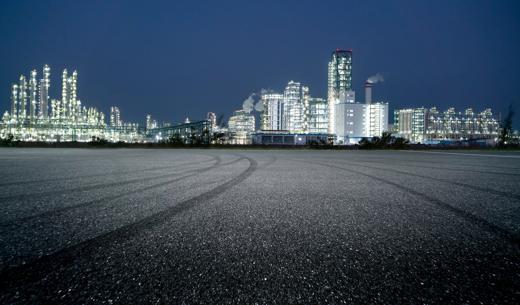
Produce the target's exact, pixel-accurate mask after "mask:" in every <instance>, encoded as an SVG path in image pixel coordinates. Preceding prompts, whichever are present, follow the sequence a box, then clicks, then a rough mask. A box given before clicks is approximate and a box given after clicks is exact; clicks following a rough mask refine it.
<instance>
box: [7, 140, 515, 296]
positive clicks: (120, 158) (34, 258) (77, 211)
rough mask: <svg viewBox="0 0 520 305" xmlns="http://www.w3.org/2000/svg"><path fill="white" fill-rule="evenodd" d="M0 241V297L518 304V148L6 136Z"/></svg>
mask: <svg viewBox="0 0 520 305" xmlns="http://www.w3.org/2000/svg"><path fill="white" fill-rule="evenodd" d="M475 154H476V155H475ZM0 243H1V248H0V303H1V304H55V303H68V304H83V303H88V304H148V303H151V304H156V303H170V304H202V303H203V304H228V303H232V304H326V303H329V304H349V303H350V304H352V303H353V304H365V303H384V304H422V303H426V304H434V303H435V304H447V303H452V304H466V303H467V304H480V303H482V304H508V303H510V304H515V303H516V304H518V303H519V302H520V251H519V246H520V154H515V153H507V152H506V153H495V154H490V153H467V154H466V153H455V154H451V153H428V152H397V151H379V152H378V151H294V150H291V151H283V150H273V151H261V150H259V151H253V150H249V151H240V150H137V149H135V150H134V149H128V150H125V149H119V150H109V149H80V150H75V149H0Z"/></svg>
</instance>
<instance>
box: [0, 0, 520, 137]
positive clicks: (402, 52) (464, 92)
mask: <svg viewBox="0 0 520 305" xmlns="http://www.w3.org/2000/svg"><path fill="white" fill-rule="evenodd" d="M518 11H519V10H518V4H517V2H508V1H500V2H489V1H472V2H470V3H468V2H452V1H440V2H434V3H433V2H422V1H389V2H385V3H363V2H349V1H341V2H334V1H333V2H328V3H310V2H306V1H303V2H298V3H295V2H292V3H291V2H290V1H289V2H284V3H279V2H264V3H261V4H260V3H253V2H248V3H242V2H228V1H224V2H222V3H218V4H216V3H204V2H197V3H183V2H182V1H180V2H177V1H176V2H175V3H170V2H162V1H158V2H155V3H154V5H144V4H140V3H133V2H128V1H124V2H119V1H111V2H110V3H100V2H96V1H93V2H88V3H81V4H72V3H67V2H61V1H52V2H48V1H41V2H37V3H34V2H33V1H16V2H10V1H6V2H3V3H2V4H1V9H0V14H1V18H0V22H1V24H2V26H0V33H1V34H2V37H3V41H2V45H1V47H0V64H1V66H2V72H1V73H0V85H1V86H2V88H3V89H2V90H0V106H1V107H0V108H1V109H7V107H9V99H10V92H9V91H10V88H9V87H10V84H11V82H12V81H13V76H14V75H19V73H20V72H22V71H30V70H31V69H33V68H38V69H40V67H43V65H44V64H48V65H49V66H50V67H52V68H53V69H54V71H58V70H61V69H63V68H65V67H68V68H69V69H77V70H78V71H79V72H80V73H81V79H80V85H81V88H82V100H85V101H88V103H89V105H91V106H92V107H96V108H97V109H102V110H103V111H106V112H108V109H109V107H111V106H114V105H117V106H118V107H120V109H121V110H122V111H123V113H124V117H125V118H127V120H129V121H132V122H137V121H142V117H143V112H145V113H146V112H151V111H152V110H148V109H143V105H146V107H147V108H149V109H161V111H158V113H153V112H152V113H151V114H152V115H153V116H154V117H155V118H156V120H157V121H158V122H168V121H173V122H182V121H183V120H184V118H185V117H186V116H190V117H197V118H203V117H204V116H205V114H206V112H207V111H208V109H214V105H219V109H214V110H212V111H216V112H217V116H219V115H220V114H223V113H224V114H227V116H229V114H231V113H232V112H233V111H234V110H236V105H237V104H239V103H241V102H242V101H243V99H245V98H246V97H247V96H248V95H249V94H250V93H251V92H257V93H259V92H260V90H261V88H265V89H273V90H274V91H281V90H283V88H284V87H285V85H286V84H287V82H288V81H289V80H294V81H296V82H301V84H304V85H305V86H309V87H310V88H311V92H312V96H316V97H321V98H327V92H328V84H327V79H326V78H325V77H324V75H326V73H327V69H328V67H327V63H328V60H329V58H328V57H329V55H330V52H331V50H334V49H336V48H338V47H339V48H345V49H346V48H352V49H353V52H354V64H353V69H354V70H355V72H354V73H353V78H352V87H353V89H354V90H356V91H357V92H358V94H359V93H360V92H361V91H362V89H363V85H364V82H365V80H366V78H367V77H369V76H370V75H373V74H374V73H377V72H381V73H382V74H383V75H384V76H385V83H383V84H381V85H379V87H378V88H377V90H375V91H374V99H376V100H380V99H382V98H383V99H385V100H387V101H388V102H389V106H390V109H389V111H390V113H392V111H393V110H394V109H401V108H410V107H422V106H424V107H428V108H429V107H433V106H436V107H437V108H438V109H442V110H443V109H447V108H449V107H455V108H456V109H466V108H468V107H473V108H474V109H475V110H477V109H478V110H481V109H486V108H492V109H493V110H494V111H495V112H496V113H497V114H498V113H499V112H502V113H504V112H505V111H506V109H507V106H508V105H509V104H511V103H513V104H514V103H515V99H516V96H517V93H516V89H515V84H516V83H518V81H519V76H518V73H516V71H518V70H519V69H520V62H519V59H518V57H517V56H516V54H518V52H519V51H520V43H519V38H518V37H517V35H516V33H517V32H518V29H519V20H520V18H518ZM27 20H31V23H30V25H29V23H28V22H27ZM21 37H23V38H24V39H21ZM223 72H225V73H223ZM25 73H27V72H25ZM54 75H56V74H54ZM50 95H54V96H57V95H59V88H58V86H51V88H50ZM515 127H516V128H518V123H517V124H516V125H515Z"/></svg>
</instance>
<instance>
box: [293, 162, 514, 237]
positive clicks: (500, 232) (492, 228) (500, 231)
mask: <svg viewBox="0 0 520 305" xmlns="http://www.w3.org/2000/svg"><path fill="white" fill-rule="evenodd" d="M295 161H298V162H307V161H301V160H295ZM312 164H316V165H320V166H324V167H328V168H333V169H339V170H342V171H347V172H353V173H356V174H358V175H362V176H365V177H368V178H371V179H374V180H376V181H379V182H383V183H385V184H388V185H391V186H393V187H395V188H398V189H400V190H402V191H405V192H407V193H410V194H412V195H414V196H416V197H419V198H422V199H423V200H425V201H427V202H430V203H432V204H434V205H436V206H438V207H440V208H443V209H445V210H448V211H450V212H451V213H453V214H455V215H457V216H459V217H461V218H463V219H464V220H466V221H469V222H471V223H473V224H475V225H477V226H480V227H481V228H483V229H485V230H486V231H488V232H491V233H493V234H495V235H497V236H500V237H502V238H503V239H505V240H507V241H508V242H510V243H511V244H513V245H515V246H517V247H519V246H520V236H519V235H517V234H515V233H512V232H510V231H509V230H506V229H504V228H502V227H500V226H497V225H495V224H493V223H491V222H489V221H487V220H485V219H483V218H480V217H478V216H476V215H474V214H471V213H469V212H467V211H464V210H462V209H459V208H456V207H454V206H452V205H450V204H447V203H445V202H443V201H441V200H439V199H437V198H433V197H430V196H428V195H425V194H423V193H421V192H418V191H415V190H413V189H411V188H409V187H406V186H403V185H401V184H398V183H395V182H393V181H390V180H386V179H383V178H381V177H377V176H373V175H370V174H366V173H364V172H361V171H358V170H354V169H352V168H344V167H338V166H334V165H331V164H327V163H321V162H313V163H312Z"/></svg>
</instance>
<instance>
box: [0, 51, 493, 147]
mask: <svg viewBox="0 0 520 305" xmlns="http://www.w3.org/2000/svg"><path fill="white" fill-rule="evenodd" d="M353 71H354V69H353V51H352V50H351V49H347V50H342V49H339V48H338V49H336V50H334V51H333V52H332V54H331V56H330V59H329V63H328V73H327V82H328V84H329V85H328V94H327V98H326V99H325V98H320V97H313V96H311V90H310V88H309V87H308V86H305V85H302V84H301V83H300V82H297V81H293V80H291V81H289V82H288V83H287V86H286V87H285V90H284V91H283V93H277V92H275V91H273V90H262V91H261V93H260V94H259V100H258V101H256V100H255V96H257V95H256V94H251V95H250V96H249V97H248V98H247V99H246V100H245V101H244V102H243V103H242V107H241V108H242V109H239V110H235V111H234V112H233V115H232V116H230V117H229V119H228V121H227V124H226V123H225V122H224V120H223V118H222V117H221V118H220V119H218V120H217V115H216V114H215V113H214V112H211V111H210V112H208V113H207V116H206V118H202V119H196V120H195V121H193V122H192V121H191V120H190V118H189V117H186V119H185V121H184V123H175V122H164V123H158V122H157V120H156V119H154V117H153V116H152V115H151V114H147V115H146V121H145V124H142V125H141V127H139V123H129V122H124V121H123V119H122V116H121V110H120V109H119V107H118V106H111V107H110V115H109V116H105V114H104V112H103V111H99V110H98V109H96V108H95V107H88V108H87V107H86V106H85V105H84V104H82V102H81V101H80V99H79V97H78V72H77V71H76V70H74V72H72V75H71V76H69V74H68V71H67V69H64V70H63V72H62V76H61V78H62V82H61V99H53V98H51V97H50V96H49V89H50V87H51V77H50V76H51V68H50V67H49V66H48V65H45V66H44V67H43V73H42V78H41V79H38V71H37V70H32V71H31V72H30V77H29V80H28V81H27V78H26V77H25V75H23V74H22V75H20V78H19V81H18V82H17V83H13V84H12V88H11V89H12V91H11V99H10V100H11V105H10V111H9V110H8V111H5V112H4V114H3V116H2V121H1V122H0V138H1V139H3V140H4V139H7V140H8V141H11V140H21V141H46V142H62V141H79V142H89V141H99V140H103V141H104V140H106V141H109V142H130V143H151V142H168V143H183V144H239V145H241V144H263V145H273V144H289V145H301V144H303V145H314V144H318V143H321V144H335V145H352V144H358V143H361V142H360V141H362V140H363V139H365V140H367V139H372V138H374V137H382V136H383V135H384V133H385V132H387V133H393V134H394V135H395V136H397V137H400V138H404V139H406V140H409V141H411V142H412V143H427V144H442V143H444V142H443V141H451V142H460V141H473V142H474V141H479V143H480V144H479V145H495V144H496V143H497V140H498V135H499V130H500V123H499V120H497V118H496V116H494V115H493V113H492V110H491V109H489V108H487V109H485V110H484V111H482V112H480V113H475V112H474V111H473V109H472V108H468V109H466V111H465V112H464V113H463V114H462V113H460V112H459V113H457V112H456V111H455V109H454V108H453V107H450V108H449V109H447V110H446V111H444V112H442V113H441V112H439V111H438V110H437V108H436V107H432V108H430V109H426V108H424V107H420V108H416V109H402V110H395V111H394V121H395V123H396V124H391V123H390V120H389V118H390V115H389V103H388V102H386V101H384V100H383V101H374V100H373V87H374V85H375V84H377V83H378V82H382V81H383V80H384V79H383V76H382V75H380V74H379V73H378V74H375V75H373V76H371V77H369V78H367V79H366V81H365V84H364V103H361V102H359V99H356V92H355V90H353V86H352V75H353ZM358 97H359V96H358ZM257 99H258V97H257ZM215 108H216V109H218V105H216V107H215ZM158 111H160V110H158ZM155 112H157V110H155ZM255 112H256V114H257V115H258V116H259V117H260V124H259V125H260V126H259V127H258V126H257V124H256V119H255ZM105 117H108V120H106V119H105Z"/></svg>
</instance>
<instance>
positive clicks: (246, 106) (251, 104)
mask: <svg viewBox="0 0 520 305" xmlns="http://www.w3.org/2000/svg"><path fill="white" fill-rule="evenodd" d="M254 97H255V93H251V95H250V96H249V97H248V98H247V99H246V100H245V101H244V102H243V103H242V109H243V110H244V111H245V112H247V113H251V111H253V109H254V108H255V99H254Z"/></svg>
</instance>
